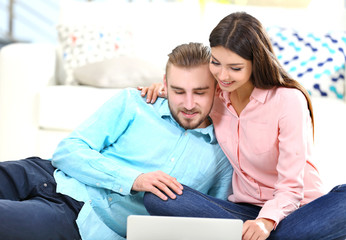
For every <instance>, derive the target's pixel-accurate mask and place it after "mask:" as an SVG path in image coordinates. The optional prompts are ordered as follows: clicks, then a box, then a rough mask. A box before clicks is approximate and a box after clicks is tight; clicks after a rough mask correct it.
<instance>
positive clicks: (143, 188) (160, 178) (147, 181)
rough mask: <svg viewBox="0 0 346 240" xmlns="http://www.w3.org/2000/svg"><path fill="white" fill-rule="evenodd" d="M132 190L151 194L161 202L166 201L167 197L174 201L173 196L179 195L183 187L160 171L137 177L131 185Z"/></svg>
mask: <svg viewBox="0 0 346 240" xmlns="http://www.w3.org/2000/svg"><path fill="white" fill-rule="evenodd" d="M132 190H134V191H140V192H151V193H153V194H155V195H156V196H158V197H159V198H161V199H162V200H167V199H168V197H170V198H171V199H175V198H176V195H175V194H179V195H181V194H182V193H183V192H182V190H183V186H182V185H181V184H180V183H179V182H178V181H177V179H176V178H174V177H172V176H170V175H168V174H166V173H164V172H162V171H155V172H149V173H142V174H141V175H139V176H138V177H137V178H136V180H135V182H134V183H133V186H132ZM166 195H167V196H168V197H167V196H166Z"/></svg>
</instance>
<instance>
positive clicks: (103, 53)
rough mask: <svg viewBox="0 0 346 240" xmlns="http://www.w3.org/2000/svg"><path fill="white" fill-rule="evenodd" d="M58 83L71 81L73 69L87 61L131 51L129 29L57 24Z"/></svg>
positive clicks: (73, 80) (128, 53) (108, 57)
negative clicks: (59, 73) (59, 77)
mask: <svg viewBox="0 0 346 240" xmlns="http://www.w3.org/2000/svg"><path fill="white" fill-rule="evenodd" d="M57 30H58V36H59V48H60V49H59V53H60V56H58V57H59V58H60V64H61V66H62V68H63V73H64V75H65V76H61V77H62V78H63V79H60V83H62V84H67V85H73V84H76V81H75V79H74V77H73V71H74V69H75V68H76V67H79V66H83V65H85V64H87V63H93V62H98V61H102V60H105V59H111V58H113V57H115V56H122V55H131V54H132V50H133V48H132V32H131V29H130V28H126V27H124V26H116V25H115V26H113V27H107V26H90V25H82V26H78V25H77V26H74V25H64V24H62V25H58V27H57Z"/></svg>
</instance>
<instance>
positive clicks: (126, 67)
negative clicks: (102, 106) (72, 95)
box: [74, 56, 164, 88]
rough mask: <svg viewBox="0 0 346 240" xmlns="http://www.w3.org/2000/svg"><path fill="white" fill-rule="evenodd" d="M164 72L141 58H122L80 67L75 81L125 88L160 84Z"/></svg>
mask: <svg viewBox="0 0 346 240" xmlns="http://www.w3.org/2000/svg"><path fill="white" fill-rule="evenodd" d="M163 72H164V71H163V70H162V71H161V70H160V69H159V68H158V67H156V66H155V65H153V64H151V63H149V62H147V61H144V60H142V59H140V58H136V57H128V56H120V57H115V58H113V59H109V60H104V61H100V62H96V63H90V64H86V65H84V66H82V67H78V68H76V69H75V70H74V79H75V80H76V81H77V83H79V84H81V85H88V86H93V87H101V88H125V87H137V86H150V85H151V84H152V83H156V82H160V81H161V80H162V78H163Z"/></svg>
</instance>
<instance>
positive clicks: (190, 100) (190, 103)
mask: <svg viewBox="0 0 346 240" xmlns="http://www.w3.org/2000/svg"><path fill="white" fill-rule="evenodd" d="M195 105H196V104H195V99H194V97H193V95H189V94H187V96H186V98H185V101H184V107H185V108H186V109H187V110H191V109H193V108H194V107H195Z"/></svg>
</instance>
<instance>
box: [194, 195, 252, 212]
mask: <svg viewBox="0 0 346 240" xmlns="http://www.w3.org/2000/svg"><path fill="white" fill-rule="evenodd" d="M191 192H192V193H194V194H198V195H200V196H202V197H203V198H204V199H206V200H207V201H208V202H211V203H213V204H215V205H217V206H219V207H220V208H222V209H224V210H225V211H227V212H229V213H234V214H238V215H242V216H244V217H247V218H252V216H250V215H247V214H244V213H240V212H236V211H233V210H231V209H228V208H225V207H223V206H221V205H220V204H218V203H216V202H214V201H212V200H211V199H209V198H208V197H206V196H205V195H204V194H202V193H200V192H195V191H191ZM226 201H228V200H226ZM232 203H233V202H232ZM234 204H236V203H234Z"/></svg>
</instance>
